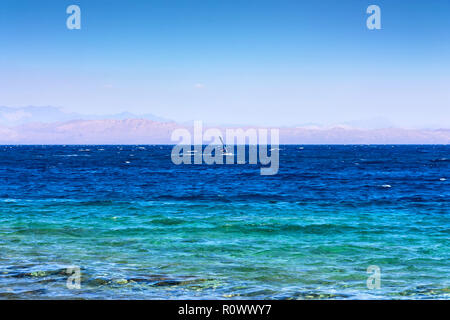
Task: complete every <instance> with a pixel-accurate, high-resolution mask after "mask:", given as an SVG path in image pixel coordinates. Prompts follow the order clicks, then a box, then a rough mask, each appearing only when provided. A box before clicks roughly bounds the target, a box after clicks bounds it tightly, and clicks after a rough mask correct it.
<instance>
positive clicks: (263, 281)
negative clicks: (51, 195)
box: [0, 200, 450, 299]
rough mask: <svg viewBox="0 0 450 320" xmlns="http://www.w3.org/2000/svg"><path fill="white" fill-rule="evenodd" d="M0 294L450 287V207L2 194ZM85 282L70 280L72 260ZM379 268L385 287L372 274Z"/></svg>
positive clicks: (438, 294)
mask: <svg viewBox="0 0 450 320" xmlns="http://www.w3.org/2000/svg"><path fill="white" fill-rule="evenodd" d="M0 210H1V212H2V213H3V214H2V215H1V216H0V222H1V224H0V226H1V227H0V245H1V248H2V249H1V250H2V254H1V257H0V266H1V267H0V297H1V298H25V299H27V298H29V299H33V298H40V299H42V298H72V299H73V298H75V299H76V298H88V299H109V298H111V299H112V298H114V299H117V298H118V299H127V298H134V299H166V298H175V299H181V298H183V299H192V298H200V299H204V298H213V299H217V298H219V299H221V298H223V299H225V298H234V299H249V298H250V299H253V298H254V299H272V298H273V299H365V298H369V299H377V298H384V299H385V298H396V299H403V298H414V299H427V298H428V299H429V298H432V299H448V298H449V297H450V289H449V288H450V282H449V276H448V272H449V266H448V261H449V258H450V257H449V256H450V253H449V250H448V248H449V246H448V245H449V233H450V230H449V228H448V227H447V225H448V218H447V217H446V215H426V214H420V213H419V214H418V213H417V212H416V211H414V210H406V209H404V210H399V209H391V210H387V209H385V210H382V211H379V210H377V209H367V208H366V209H365V210H356V209H349V208H345V207H335V208H333V209H332V210H330V208H320V207H311V206H308V205H302V204H293V203H287V202H276V203H273V202H262V201H261V202H252V203H245V202H242V203H234V204H230V203H227V204H223V203H222V204H220V203H211V202H207V201H189V202H187V201H184V202H183V201H173V202H170V201H140V202H139V201H133V202H120V201H109V202H90V203H86V202H79V201H64V200H58V201H53V200H47V201H43V200H41V201H36V200H34V201H20V200H16V201H7V202H5V201H4V202H1V203H0ZM73 265H75V266H79V267H80V268H81V274H82V279H81V289H79V290H76V289H75V290H74V289H72V290H69V289H68V288H67V287H66V281H67V278H68V275H67V274H66V268H67V267H68V266H73ZM370 265H377V266H379V267H380V268H381V288H380V289H374V290H369V289H368V288H367V286H366V280H367V277H368V276H369V274H367V267H368V266H370Z"/></svg>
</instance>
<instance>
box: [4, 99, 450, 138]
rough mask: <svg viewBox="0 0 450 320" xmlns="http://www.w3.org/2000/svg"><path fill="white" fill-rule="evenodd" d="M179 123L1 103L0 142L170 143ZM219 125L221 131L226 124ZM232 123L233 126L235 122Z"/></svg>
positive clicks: (393, 134)
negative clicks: (17, 106)
mask: <svg viewBox="0 0 450 320" xmlns="http://www.w3.org/2000/svg"><path fill="white" fill-rule="evenodd" d="M205 127H207V126H206V125H205ZM177 128H186V129H188V130H189V131H191V132H192V126H191V125H190V124H186V123H184V124H180V123H176V122H174V121H170V120H167V119H163V118H159V117H156V116H154V115H152V114H145V115H135V114H132V113H127V112H123V113H119V114H113V115H104V116H100V115H81V114H77V113H68V112H64V111H62V110H61V109H59V108H55V107H23V108H9V107H0V144H174V142H173V141H171V140H170V137H171V134H172V132H173V130H175V129H177ZM218 128H219V129H220V130H221V131H222V132H223V133H224V132H225V129H226V127H225V126H218ZM232 128H233V129H236V126H233V127H232ZM248 128H250V127H242V129H244V130H245V129H248ZM252 128H255V127H252ZM279 130H280V143H281V144H449V143H450V129H436V130H431V129H401V128H393V127H390V128H373V129H361V128H359V127H352V126H351V125H350V124H345V125H335V126H328V127H321V126H316V125H305V126H298V127H283V128H280V129H279Z"/></svg>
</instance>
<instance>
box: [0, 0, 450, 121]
mask: <svg viewBox="0 0 450 320" xmlns="http://www.w3.org/2000/svg"><path fill="white" fill-rule="evenodd" d="M71 4H77V5H79V6H80V7H81V15H82V17H81V19H82V28H81V30H68V29H67V28H66V19H67V17H68V14H66V8H67V6H69V5H71ZM370 4H376V5H379V6H380V7H381V19H382V22H381V23H382V30H375V31H370V30H368V29H367V28H366V19H367V17H368V14H366V8H367V7H368V5H370ZM0 43H1V45H0V105H4V106H26V105H38V106H43V105H52V106H61V107H64V108H65V109H67V110H70V111H76V112H81V113H96V114H106V113H116V112H121V111H129V112H134V113H154V114H156V115H158V116H162V117H166V118H171V119H175V120H178V121H187V120H194V119H201V120H205V121H210V122H222V123H236V124H244V123H247V124H264V125H295V124H303V123H311V122H313V123H323V124H327V123H335V122H343V121H349V120H358V119H366V118H372V117H384V118H386V119H389V120H390V121H392V122H393V123H395V124H396V125H399V126H441V127H443V126H445V127H450V1H448V0H431V1H415V0H412V1H400V0H399V1H380V0H373V1H359V0H354V1H337V0H336V1H331V0H326V1H312V0H310V1H300V0H295V1H283V0H271V1H265V0H258V1H253V0H242V1H234V0H226V1H225V0H195V1H194V0H186V1H178V0H160V1H152V0H148V1H137V0H130V1H119V0H117V1H105V0H104V1H99V0H86V1H75V0H72V1H65V0H58V1H45V0H40V1H31V0H29V1H25V0H2V1H1V2H0Z"/></svg>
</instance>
